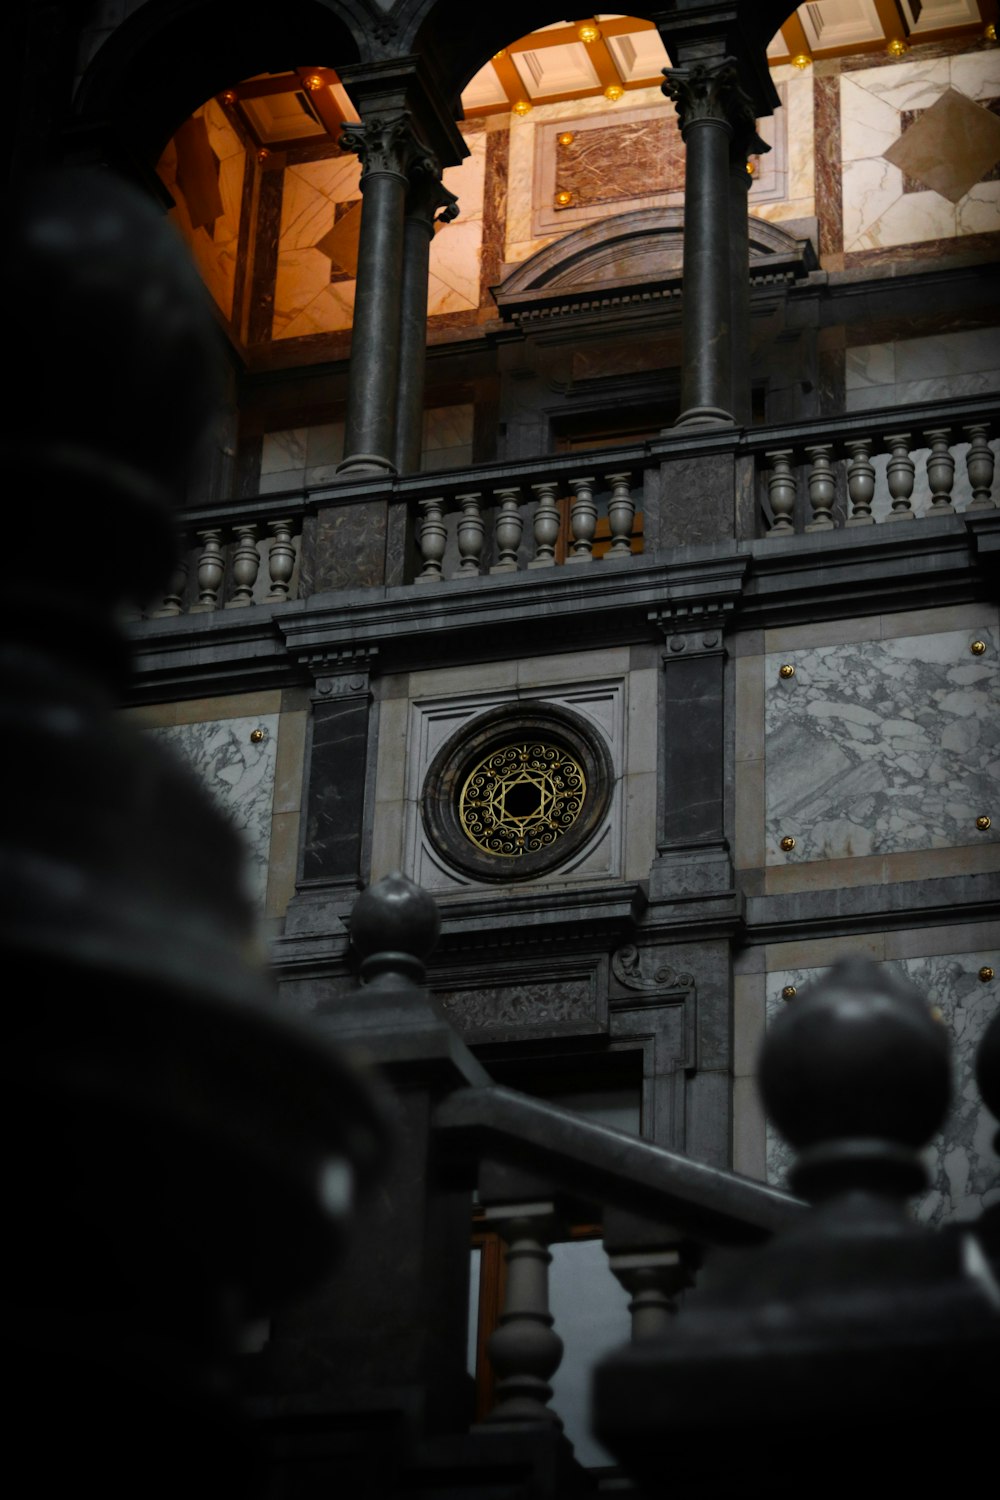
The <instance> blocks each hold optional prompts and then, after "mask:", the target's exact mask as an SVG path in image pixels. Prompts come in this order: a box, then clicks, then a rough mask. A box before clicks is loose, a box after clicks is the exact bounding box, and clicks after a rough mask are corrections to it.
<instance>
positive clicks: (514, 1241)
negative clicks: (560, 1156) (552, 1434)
mask: <svg viewBox="0 0 1000 1500" xmlns="http://www.w3.org/2000/svg"><path fill="white" fill-rule="evenodd" d="M485 1219H486V1222H487V1224H489V1225H490V1226H491V1227H496V1228H497V1229H499V1231H500V1234H501V1235H502V1236H503V1239H504V1242H505V1244H506V1247H507V1248H506V1252H505V1260H506V1263H507V1288H506V1294H505V1296H504V1305H503V1312H502V1313H501V1314H500V1322H499V1325H498V1327H497V1329H496V1331H495V1332H494V1333H493V1334H492V1335H491V1337H490V1341H489V1343H488V1344H487V1346H486V1347H487V1351H488V1353H489V1357H490V1362H491V1364H492V1365H493V1370H494V1373H495V1374H496V1377H497V1381H496V1405H495V1406H494V1408H493V1410H492V1411H491V1412H490V1414H489V1416H488V1417H487V1418H486V1420H487V1422H544V1423H546V1424H550V1423H551V1424H555V1425H556V1426H561V1425H562V1423H561V1422H560V1421H559V1418H558V1417H557V1416H556V1414H555V1412H553V1411H550V1410H549V1406H548V1402H549V1400H550V1399H551V1396H552V1387H551V1385H550V1384H549V1380H550V1378H551V1376H553V1375H554V1374H555V1372H556V1370H557V1369H558V1368H559V1362H560V1360H561V1359H562V1353H563V1342H562V1339H561V1338H560V1337H559V1335H558V1334H557V1333H556V1332H555V1330H554V1328H553V1327H552V1314H551V1313H550V1312H549V1266H550V1264H551V1262H552V1256H551V1254H550V1253H549V1248H548V1247H549V1243H550V1241H551V1239H552V1237H553V1235H554V1233H555V1210H554V1205H553V1204H552V1203H519V1204H518V1206H517V1208H516V1209H510V1208H487V1210H486V1213H485Z"/></svg>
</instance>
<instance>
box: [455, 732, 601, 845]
mask: <svg viewBox="0 0 1000 1500" xmlns="http://www.w3.org/2000/svg"><path fill="white" fill-rule="evenodd" d="M586 796H587V778H586V776H585V775H584V771H583V767H582V766H581V765H580V763H579V761H577V760H576V758H575V757H574V756H573V755H571V754H570V752H569V751H568V750H565V749H563V747H562V746H561V745H557V744H551V743H547V742H545V741H541V740H528V741H516V742H515V743H514V744H510V745H503V746H502V747H501V748H500V749H499V750H491V751H490V753H489V755H486V756H484V757H483V759H482V760H481V761H479V762H478V764H477V765H476V766H474V767H473V769H472V770H471V771H470V772H469V774H468V775H467V776H466V778H465V783H464V785H463V787H462V790H461V793H460V795H459V799H458V818H459V823H460V825H461V828H462V832H463V833H464V834H465V836H466V838H468V839H470V840H471V841H472V843H474V844H475V845H476V846H477V847H478V848H480V849H483V850H485V852H486V853H487V854H499V855H501V856H503V857H505V858H509V859H517V858H519V857H520V856H521V855H524V854H533V853H535V852H537V851H538V850H539V849H546V848H548V847H549V845H551V844H554V843H555V841H556V839H558V838H561V837H562V835H563V834H564V833H568V832H569V830H570V829H571V828H572V827H573V824H574V823H575V822H576V820H577V818H578V817H579V816H580V813H581V812H582V811H583V804H584V802H585V800H586Z"/></svg>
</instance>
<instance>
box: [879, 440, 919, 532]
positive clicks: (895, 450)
mask: <svg viewBox="0 0 1000 1500" xmlns="http://www.w3.org/2000/svg"><path fill="white" fill-rule="evenodd" d="M884 441H885V443H886V444H887V446H888V448H889V450H890V455H891V456H890V458H889V463H888V466H887V468H886V471H885V476H886V479H887V480H888V483H889V494H890V496H891V498H892V510H891V511H890V512H889V514H888V515H887V516H886V520H887V521H912V520H913V507H912V505H911V504H910V496H911V495H912V494H913V479H914V475H915V474H916V472H917V466H916V464H915V463H914V462H913V459H912V458H911V457H910V434H909V433H908V432H895V433H892V434H891V435H889V434H887V435H886V437H885V440H884Z"/></svg>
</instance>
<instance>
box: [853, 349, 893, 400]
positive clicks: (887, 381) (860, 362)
mask: <svg viewBox="0 0 1000 1500" xmlns="http://www.w3.org/2000/svg"><path fill="white" fill-rule="evenodd" d="M895 383H896V345H895V344H859V345H858V346H857V347H856V348H854V349H848V350H847V353H846V355H845V358H844V384H845V386H846V388H847V390H849V391H855V390H859V389H861V388H864V387H868V386H879V387H881V386H886V385H890V386H891V385H895Z"/></svg>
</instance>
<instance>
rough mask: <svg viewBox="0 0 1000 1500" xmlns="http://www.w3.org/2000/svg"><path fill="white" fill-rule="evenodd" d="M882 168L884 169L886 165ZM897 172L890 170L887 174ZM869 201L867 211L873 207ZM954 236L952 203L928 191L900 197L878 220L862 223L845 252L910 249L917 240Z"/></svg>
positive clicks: (956, 226)
mask: <svg viewBox="0 0 1000 1500" xmlns="http://www.w3.org/2000/svg"><path fill="white" fill-rule="evenodd" d="M884 165H886V166H888V163H885V164H884ZM896 170H897V169H896V168H895V167H891V168H890V171H892V172H895V171H896ZM874 202H875V200H874V199H872V200H871V201H870V203H869V207H873V206H874ZM957 233H958V213H957V208H956V205H955V204H954V203H951V202H950V201H949V200H948V199H947V198H943V197H942V196H941V194H940V193H935V192H933V191H932V190H931V189H928V190H927V191H926V192H920V193H904V192H902V190H900V195H899V197H898V198H896V199H895V200H894V201H893V202H892V203H889V204H887V205H886V207H885V208H884V209H883V211H882V212H881V213H880V214H879V216H878V218H876V219H874V220H872V221H869V222H868V223H866V225H865V227H864V228H863V229H862V231H861V232H860V233H859V234H858V236H857V238H856V239H855V240H853V241H851V242H850V243H849V242H848V240H847V236H846V234H845V236H844V248H845V249H847V250H878V249H882V248H888V247H890V246H892V245H912V244H915V243H918V242H919V241H920V240H950V239H954V237H955V235H956V234H957Z"/></svg>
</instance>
